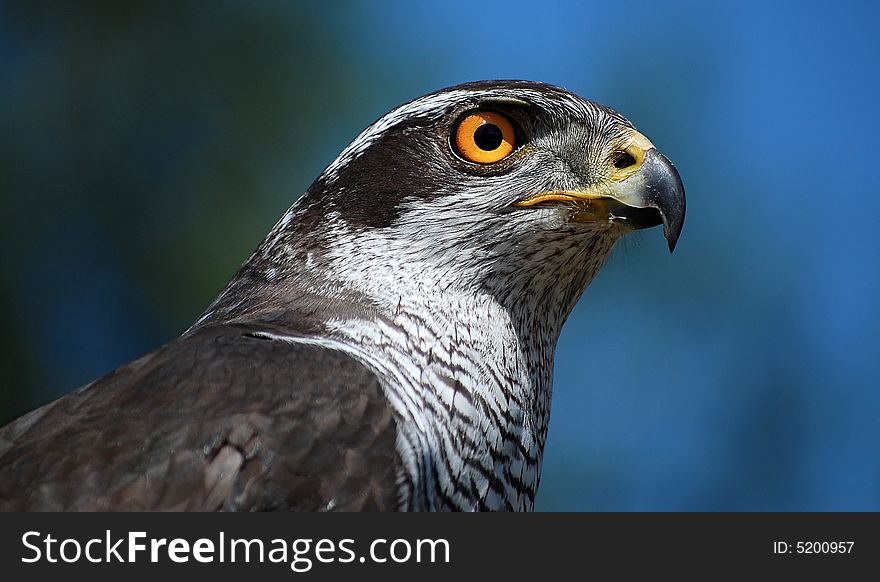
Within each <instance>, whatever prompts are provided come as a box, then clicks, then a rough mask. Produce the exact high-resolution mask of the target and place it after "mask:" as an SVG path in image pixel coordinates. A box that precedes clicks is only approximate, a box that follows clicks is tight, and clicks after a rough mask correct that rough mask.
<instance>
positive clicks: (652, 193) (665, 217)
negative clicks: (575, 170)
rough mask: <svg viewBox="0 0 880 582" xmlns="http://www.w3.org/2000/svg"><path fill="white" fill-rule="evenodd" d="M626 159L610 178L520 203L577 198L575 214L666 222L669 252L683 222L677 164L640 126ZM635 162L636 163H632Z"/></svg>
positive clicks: (636, 225) (637, 224)
mask: <svg viewBox="0 0 880 582" xmlns="http://www.w3.org/2000/svg"><path fill="white" fill-rule="evenodd" d="M621 154H623V155H625V156H626V158H625V159H626V165H625V166H624V167H623V168H618V170H617V171H615V173H614V174H613V175H612V177H611V180H610V181H608V182H606V183H603V184H601V185H597V186H591V187H588V188H585V189H583V190H565V191H553V192H542V193H540V194H536V195H533V196H529V197H528V198H525V199H523V200H519V201H518V202H516V203H515V204H514V205H515V206H519V207H529V206H534V205H536V204H539V203H544V202H567V203H573V204H572V220H574V221H578V222H595V221H608V222H615V223H618V224H623V225H625V226H626V227H628V228H630V229H632V230H636V229H641V228H649V227H652V226H658V225H660V224H662V225H663V236H665V237H666V241H667V242H668V243H669V252H672V251H673V250H674V249H675V244H676V243H677V242H678V237H679V235H680V234H681V229H682V226H683V225H684V215H685V196H684V185H683V184H682V182H681V177H680V176H679V175H678V170H676V169H675V166H673V165H672V162H670V161H669V160H668V159H667V158H666V156H664V155H663V154H661V153H660V152H658V151H657V149H656V148H654V146H653V144H651V142H650V141H648V139H647V138H645V137H644V136H642V135H641V134H639V133H637V132H635V137H634V138H633V140H632V143H631V145H630V146H629V147H627V148H626V150H621ZM629 162H631V163H629Z"/></svg>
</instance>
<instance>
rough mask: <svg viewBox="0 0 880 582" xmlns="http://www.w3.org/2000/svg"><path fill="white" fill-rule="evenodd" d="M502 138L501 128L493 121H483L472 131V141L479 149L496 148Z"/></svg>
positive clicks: (489, 149) (489, 150)
mask: <svg viewBox="0 0 880 582" xmlns="http://www.w3.org/2000/svg"><path fill="white" fill-rule="evenodd" d="M503 140H504V135H502V133H501V128H500V127H498V126H497V125H495V124H494V123H484V124H483V125H481V126H480V127H478V128H477V130H476V131H475V132H474V143H475V144H477V147H478V148H480V149H481V150H484V151H487V152H491V151H492V150H497V149H498V146H500V145H501V142H502V141H503Z"/></svg>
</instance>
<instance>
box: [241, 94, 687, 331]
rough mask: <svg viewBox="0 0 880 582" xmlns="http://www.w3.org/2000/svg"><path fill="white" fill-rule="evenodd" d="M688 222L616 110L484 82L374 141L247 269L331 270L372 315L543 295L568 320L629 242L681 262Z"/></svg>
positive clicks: (648, 147)
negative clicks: (660, 248)
mask: <svg viewBox="0 0 880 582" xmlns="http://www.w3.org/2000/svg"><path fill="white" fill-rule="evenodd" d="M684 214H685V196H684V188H683V186H682V182H681V179H680V178H679V175H678V172H677V171H676V169H675V168H674V166H673V165H672V164H671V163H670V162H669V160H668V159H667V158H666V157H664V156H663V155H662V154H661V153H660V152H659V151H658V150H657V149H656V148H655V147H654V145H653V144H652V142H651V141H650V140H649V139H648V138H647V137H645V136H644V135H642V134H641V133H639V132H638V131H637V130H636V129H635V128H634V127H633V126H632V124H631V123H630V122H629V121H627V120H626V119H625V118H624V117H623V116H621V115H620V114H618V113H617V112H615V111H613V110H612V109H609V108H608V107H605V106H602V105H599V104H597V103H594V102H591V101H588V100H585V99H582V98H581V97H579V96H577V95H575V94H573V93H571V92H569V91H566V90H564V89H561V88H558V87H553V86H550V85H546V84H541V83H533V82H527V81H482V82H475V83H468V84H464V85H458V86H455V87H450V88H447V89H443V90H440V91H437V92H434V93H431V94H428V95H425V96H423V97H420V98H418V99H415V100H413V101H410V102H409V103H405V104H403V105H401V106H399V107H397V108H395V109H393V110H392V111H390V112H389V113H387V114H386V115H385V116H383V117H381V118H380V119H379V120H378V121H376V122H375V123H374V124H372V125H371V126H369V127H368V128H367V129H365V130H364V131H363V132H362V133H361V134H360V135H359V136H358V137H357V138H355V140H354V141H353V142H352V143H351V144H350V145H349V146H348V147H347V148H345V149H344V150H343V151H342V152H341V153H340V154H339V156H338V157H337V158H336V159H335V160H334V161H333V162H332V163H331V164H330V165H329V166H328V167H327V169H326V170H324V172H323V173H322V174H321V175H320V176H319V177H318V179H317V180H315V182H314V183H313V184H312V185H311V186H310V188H309V189H308V191H307V192H306V194H305V195H304V196H303V197H302V198H301V199H300V200H298V201H297V202H296V203H295V204H294V205H293V207H291V209H290V210H289V211H288V213H287V214H286V215H285V216H284V217H283V218H282V219H281V221H280V222H279V223H278V224H277V225H276V227H275V229H273V231H272V232H271V233H270V235H269V237H268V238H267V239H266V241H264V243H263V245H262V246H261V249H258V251H257V252H256V253H255V255H254V256H253V257H252V259H251V261H250V267H252V269H251V271H252V272H253V271H259V272H261V273H265V272H269V273H271V274H272V277H269V278H270V279H271V278H273V277H274V278H283V276H284V275H292V276H296V277H298V278H300V281H302V280H303V278H306V279H308V278H313V277H314V276H315V273H316V271H320V272H321V273H330V274H331V275H330V276H331V278H334V279H339V278H342V279H344V281H341V282H339V281H337V283H338V284H337V283H333V284H331V285H330V287H332V286H333V285H336V287H338V288H345V289H350V290H356V291H358V292H361V293H362V294H363V295H366V296H368V297H369V298H370V299H371V300H372V301H374V302H375V300H376V298H377V297H378V296H379V295H382V294H383V293H385V292H386V291H389V290H390V291H389V293H388V295H389V296H388V297H386V298H385V299H386V300H387V302H389V303H390V302H393V301H395V298H394V297H395V296H397V295H399V294H401V293H405V289H406V287H407V286H408V285H411V284H418V285H420V286H421V287H422V288H424V287H426V286H430V287H432V288H441V289H442V288H453V287H461V286H462V285H464V286H466V287H467V289H465V291H466V292H471V291H473V290H475V289H476V290H478V292H484V291H486V290H488V291H489V293H491V294H494V295H499V294H504V295H505V296H507V297H508V298H509V297H520V298H521V297H532V298H540V297H546V298H547V299H548V303H562V304H564V306H565V307H564V308H563V309H562V310H561V312H560V316H561V318H562V319H564V317H565V316H566V315H567V312H568V311H569V310H570V308H571V307H572V306H573V304H574V302H575V301H576V299H577V297H579V296H580V293H581V292H582V291H583V289H584V287H585V286H586V285H587V284H588V283H589V281H590V279H591V278H592V277H593V276H594V275H595V274H596V272H597V271H598V270H599V268H601V266H602V264H604V261H605V259H606V257H607V256H608V254H609V252H610V250H611V248H612V246H613V245H614V242H615V241H616V240H617V239H619V238H620V237H621V236H623V235H624V234H626V233H628V232H631V231H633V230H637V229H642V228H647V227H652V226H657V225H661V224H662V225H663V231H664V234H665V236H666V239H667V241H668V244H669V248H670V250H672V249H673V248H674V247H675V244H676V242H677V240H678V237H679V234H680V232H681V228H682V224H683V221H684ZM295 257H299V258H298V259H296V260H292V258H295ZM267 262H268V265H267V264H266V263H267ZM303 262H305V264H306V266H303V264H302V263H303ZM316 266H318V267H321V268H320V269H317V270H316V269H315V268H314V267H316ZM246 270H247V269H246ZM322 276H323V275H322ZM302 287H303V285H299V286H298V288H302ZM308 287H310V288H315V287H321V288H326V287H327V285H323V284H322V283H321V282H320V281H315V282H313V283H312V284H309V285H308ZM560 292H561V293H563V294H564V295H565V296H564V297H562V300H561V301H555V299H558V297H549V296H548V295H547V294H554V295H556V294H558V293H560ZM321 293H324V292H323V291H322V292H321ZM419 293H421V291H419ZM432 293H433V292H432ZM527 308H528V306H527V307H526V309H527ZM557 319H558V318H557Z"/></svg>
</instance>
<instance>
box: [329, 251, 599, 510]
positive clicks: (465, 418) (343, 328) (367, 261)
mask: <svg viewBox="0 0 880 582" xmlns="http://www.w3.org/2000/svg"><path fill="white" fill-rule="evenodd" d="M353 244H354V243H353ZM371 248H374V245H370V244H364V243H363V241H361V244H359V245H358V248H357V252H356V253H354V252H353V253H352V254H350V255H349V254H347V253H340V254H339V255H338V257H337V260H339V261H346V265H345V268H333V269H330V272H333V273H335V274H336V276H337V277H339V276H342V277H346V279H345V280H344V281H342V282H340V281H338V280H337V281H335V282H334V283H333V286H339V287H341V288H346V289H355V290H356V291H357V294H358V295H359V296H361V297H366V298H369V302H370V305H371V308H370V309H368V310H363V311H360V312H356V313H355V314H354V315H349V316H341V317H335V318H333V319H331V320H329V321H328V322H327V329H328V331H329V332H330V334H331V335H332V336H334V337H336V338H338V339H340V340H342V341H344V342H345V343H346V344H348V345H349V346H351V347H352V348H353V349H355V350H356V351H357V352H358V354H359V355H360V357H361V358H362V359H363V360H364V361H366V362H367V363H368V364H369V365H370V366H371V367H372V368H373V369H374V370H376V371H377V373H378V374H379V376H380V378H381V379H382V382H383V388H384V389H385V392H386V395H387V396H388V398H389V401H390V402H391V405H392V407H393V409H394V412H395V415H396V417H397V419H398V427H399V431H400V434H399V436H398V451H399V452H400V454H401V459H402V460H403V463H404V469H405V471H404V473H405V474H404V475H402V483H404V495H403V497H404V499H405V500H407V501H406V503H408V507H409V508H412V509H444V508H454V509H464V510H473V509H493V510H498V509H517V510H528V509H531V508H532V507H533V505H534V498H535V493H536V491H537V486H538V481H539V478H540V470H541V461H542V456H543V449H544V444H545V442H546V435H547V423H548V420H549V414H550V401H551V392H552V378H553V355H554V351H555V348H556V343H557V339H558V337H559V333H560V331H561V328H562V325H563V323H564V321H565V319H566V318H567V316H568V314H569V313H570V311H571V309H572V308H573V306H574V304H575V303H576V302H577V299H578V298H579V296H580V294H581V292H582V291H583V289H584V288H585V287H586V285H587V284H588V282H589V281H590V279H592V276H593V275H594V274H595V270H597V269H598V267H599V266H600V265H596V266H595V269H586V270H578V269H567V268H562V269H559V268H555V267H554V266H553V265H551V264H549V263H548V264H547V265H546V269H538V270H537V271H536V272H535V274H534V276H532V277H521V276H519V275H521V274H522V273H521V272H520V273H517V276H516V277H511V278H505V277H503V276H501V275H499V276H496V277H488V278H483V279H473V280H470V279H469V278H468V277H466V276H465V277H461V276H454V275H450V273H455V270H454V269H447V268H443V267H442V266H441V267H439V268H438V267H435V266H431V265H429V264H427V263H421V264H420V265H418V267H417V268H413V263H412V262H410V261H408V260H407V259H406V257H405V255H404V254H403V249H401V252H400V253H396V252H395V251H394V250H393V249H388V248H387V247H386V248H385V249H384V252H382V253H381V255H379V253H377V255H376V256H367V255H369V254H370V249H371ZM375 248H378V247H375ZM580 252H585V251H577V253H575V254H578V253H580ZM562 255H563V256H562V257H555V259H558V260H562V261H570V262H571V264H572V265H578V264H580V265H583V264H584V263H583V261H579V260H578V259H579V256H565V253H562ZM352 256H357V257H358V258H357V260H356V261H353V260H352V259H351V257H352ZM353 263H356V264H353ZM341 266H342V265H341V264H340V265H339V267H341ZM496 266H497V267H499V269H503V268H504V265H503V264H499V265H496ZM511 272H515V269H511ZM340 274H343V275H340ZM426 475H430V476H433V477H436V478H433V477H432V478H428V479H426V478H425V476H426Z"/></svg>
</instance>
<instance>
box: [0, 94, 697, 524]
mask: <svg viewBox="0 0 880 582" xmlns="http://www.w3.org/2000/svg"><path fill="white" fill-rule="evenodd" d="M684 214H685V197H684V188H683V186H682V183H681V179H680V178H679V175H678V172H677V171H676V170H675V168H674V167H673V165H672V164H671V163H670V162H669V160H668V159H667V158H666V157H664V156H663V155H662V154H661V153H660V152H659V151H658V150H657V149H656V148H655V147H654V145H653V144H652V143H651V142H650V141H649V140H648V138H646V137H645V136H644V135H642V134H641V133H639V132H638V131H637V130H636V129H635V128H634V127H633V126H632V124H631V123H630V122H629V121H627V120H626V119H625V118H624V117H622V116H621V115H620V114H618V113H617V112H615V111H613V110H611V109H609V108H607V107H605V106H602V105H599V104H597V103H594V102H591V101H587V100H585V99H582V98H580V97H578V96H577V95H574V94H572V93H570V92H568V91H566V90H564V89H561V88H558V87H554V86H550V85H545V84H540V83H534V82H527V81H481V82H474V83H467V84H463V85H458V86H455V87H450V88H447V89H443V90H440V91H437V92H435V93H431V94H429V95H425V96H423V97H420V98H418V99H415V100H413V101H410V102H408V103H405V104H404V105H401V106H399V107H397V108H395V109H393V110H392V111H391V112H389V113H388V114H386V115H385V116H384V117H382V118H380V119H379V120H378V121H376V122H375V123H374V124H372V125H371V126H369V127H368V128H367V129H366V130H364V131H363V133H361V134H360V135H359V136H358V137H357V138H356V139H355V140H354V141H353V142H352V143H351V144H350V145H349V146H348V147H346V148H345V149H344V150H343V151H342V153H340V154H339V156H338V157H337V158H336V159H335V160H334V161H333V162H332V163H331V164H330V165H329V166H328V167H327V169H326V170H324V172H323V173H322V174H321V175H320V176H319V177H318V178H317V179H316V180H315V181H314V183H312V185H311V186H310V187H309V188H308V190H307V191H306V192H305V194H304V195H303V196H302V197H300V198H299V199H298V200H297V201H296V202H295V203H294V204H293V206H291V208H290V209H289V210H288V211H287V212H286V213H285V214H284V215H283V216H282V218H281V219H280V221H279V222H278V223H277V224H276V225H275V227H274V228H273V229H272V230H271V231H270V232H269V234H268V236H267V237H266V238H265V239H264V240H263V242H262V243H261V244H260V245H259V247H258V248H257V249H256V250H255V251H254V252H253V254H252V255H251V256H250V257H249V258H248V259H247V260H246V261H245V262H244V264H243V265H242V266H241V267H240V268H239V270H238V271H237V272H236V273H235V275H234V276H233V277H232V279H231V280H230V282H229V283H228V285H227V286H226V288H225V289H224V290H223V291H222V292H221V293H220V295H219V296H218V297H217V298H216V300H214V302H213V303H212V304H211V305H210V306H209V307H208V309H207V310H206V311H205V313H204V314H203V315H202V316H201V317H200V318H199V319H198V320H197V321H196V322H195V324H193V325H192V327H190V328H189V329H188V330H187V331H186V332H185V333H184V334H183V335H181V336H180V337H179V338H177V339H175V340H173V341H171V342H170V343H168V344H166V345H164V346H162V347H160V348H159V349H157V350H155V351H153V352H151V353H149V354H147V355H145V356H143V357H141V358H140V359H138V360H135V361H133V362H131V363H129V364H127V365H124V366H122V367H120V368H118V369H116V370H115V371H113V372H110V373H109V374H107V375H106V376H103V377H102V378H99V379H97V380H95V381H94V382H92V383H91V384H88V385H86V386H84V387H82V388H80V389H78V390H76V391H74V392H72V393H70V394H68V395H67V396H64V397H62V398H60V399H58V400H56V401H54V402H51V403H49V404H47V405H45V406H43V407H42V408H39V409H37V410H34V411H33V412H31V413H29V414H26V415H25V416H23V417H21V418H19V419H17V420H15V421H13V422H12V423H11V424H9V425H7V426H6V427H4V428H2V429H0V508H2V509H4V510H308V511H319V510H467V511H472V510H531V509H532V508H533V505H534V501H535V493H536V491H537V488H538V481H539V477H540V472H541V458H542V453H543V449H544V443H545V440H546V436H547V421H548V417H549V414H550V400H551V398H550V396H551V382H552V376H553V355H554V350H555V347H556V342H557V339H558V337H559V333H560V330H561V328H562V325H563V323H564V322H565V320H566V318H567V316H568V315H569V313H570V312H571V310H572V308H573V307H574V305H575V303H576V302H577V300H578V298H579V297H580V296H581V294H582V292H583V291H584V288H585V287H586V286H587V285H588V283H589V282H590V280H591V279H593V277H594V276H595V275H596V273H597V272H598V271H599V269H600V268H601V267H602V265H603V263H604V262H605V260H606V258H607V256H608V254H609V252H610V251H611V248H612V246H613V245H614V243H615V241H616V240H617V239H618V238H620V237H621V236H622V235H624V234H626V233H628V232H630V231H633V230H635V229H641V228H646V227H651V226H657V225H661V224H662V225H663V232H664V235H665V237H666V239H667V241H668V244H669V249H670V250H672V249H673V247H674V246H675V244H676V241H677V240H678V237H679V234H680V232H681V228H682V224H683V221H684Z"/></svg>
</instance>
